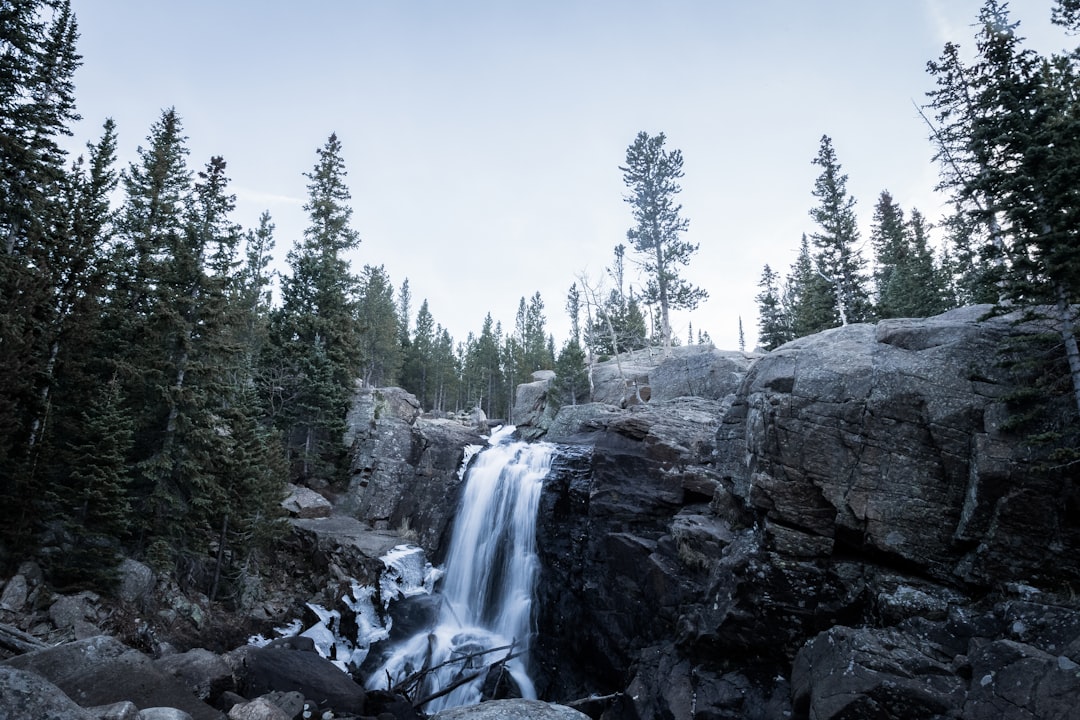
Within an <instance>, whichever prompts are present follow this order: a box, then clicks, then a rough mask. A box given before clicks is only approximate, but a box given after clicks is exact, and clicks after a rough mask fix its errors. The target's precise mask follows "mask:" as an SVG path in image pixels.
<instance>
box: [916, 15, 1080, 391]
mask: <svg viewBox="0 0 1080 720" xmlns="http://www.w3.org/2000/svg"><path fill="white" fill-rule="evenodd" d="M1075 17H1076V16H1075V8H1073V7H1072V4H1071V3H1059V4H1058V6H1057V8H1056V15H1055V20H1056V21H1057V22H1059V23H1062V24H1065V25H1068V24H1069V23H1070V22H1073V21H1075ZM1017 25H1018V24H1017V23H1014V22H1012V20H1011V18H1010V17H1009V14H1008V11H1007V8H1006V5H1005V4H1004V3H1002V2H998V1H997V0H987V2H986V3H985V4H984V6H983V8H982V10H981V11H980V14H979V28H980V29H979V32H978V36H977V38H976V56H977V57H976V60H975V61H974V63H973V64H972V65H971V66H965V65H964V64H963V63H962V62H961V61H960V60H959V53H958V51H957V49H956V48H955V46H952V45H948V46H946V48H945V52H944V53H943V55H942V58H941V60H940V61H939V62H936V63H931V64H930V71H931V73H932V74H934V75H935V77H936V80H937V89H936V90H935V91H933V92H932V93H930V97H931V107H932V108H933V109H934V111H935V114H936V115H935V119H936V121H937V127H935V139H936V140H937V145H938V159H939V160H941V161H942V169H943V173H942V175H943V179H942V185H943V186H944V187H946V188H948V189H950V190H952V191H953V194H954V198H955V202H956V204H957V206H958V207H959V208H960V209H961V210H963V211H964V212H966V213H968V214H969V215H970V216H971V217H972V218H973V219H974V220H976V221H977V222H978V224H979V226H980V227H982V228H984V237H985V240H984V242H983V244H982V247H981V253H982V254H983V255H984V256H986V257H988V258H989V259H990V262H991V264H992V267H993V268H994V269H995V270H996V271H997V277H998V290H999V294H1000V296H1001V299H1002V300H1004V301H1007V302H1012V303H1022V304H1025V305H1044V306H1047V307H1049V308H1050V314H1051V316H1052V320H1053V322H1054V323H1055V325H1056V326H1057V329H1058V332H1059V334H1060V337H1061V341H1062V346H1063V348H1064V351H1065V356H1066V358H1067V361H1068V367H1069V374H1070V376H1071V379H1072V388H1073V395H1074V399H1075V403H1076V406H1077V408H1078V410H1080V349H1078V343H1077V338H1076V324H1077V316H1076V310H1075V307H1076V304H1077V302H1078V300H1080V290H1078V288H1080V238H1078V237H1077V234H1078V232H1080V231H1078V230H1077V228H1080V202H1077V195H1076V193H1077V191H1076V188H1077V187H1080V164H1078V163H1077V162H1076V158H1077V157H1078V156H1080V113H1078V112H1077V111H1076V107H1077V103H1076V98H1077V95H1078V93H1080V80H1078V77H1080V67H1078V59H1077V58H1078V57H1080V56H1078V55H1077V54H1076V53H1073V54H1070V55H1064V56H1056V55H1055V56H1051V57H1043V56H1040V55H1039V54H1038V53H1036V52H1034V51H1033V50H1030V49H1025V48H1024V47H1023V45H1022V38H1020V36H1019V35H1018V34H1017V32H1016V29H1017Z"/></svg>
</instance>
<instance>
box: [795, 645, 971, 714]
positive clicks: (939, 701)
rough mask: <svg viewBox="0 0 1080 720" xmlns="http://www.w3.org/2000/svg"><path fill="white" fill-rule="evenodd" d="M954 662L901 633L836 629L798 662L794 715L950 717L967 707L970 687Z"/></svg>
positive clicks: (801, 654) (802, 652)
mask: <svg viewBox="0 0 1080 720" xmlns="http://www.w3.org/2000/svg"><path fill="white" fill-rule="evenodd" d="M951 661H952V658H951V657H950V656H948V654H947V653H946V654H942V653H940V652H938V651H937V649H936V648H935V647H933V646H926V645H922V644H920V643H919V642H917V641H916V640H915V638H913V637H911V636H910V635H907V634H905V633H902V632H899V631H891V630H877V631H874V630H868V629H858V630H856V629H852V628H848V627H842V626H837V627H834V628H831V629H830V630H828V631H827V632H825V633H822V634H821V635H819V636H817V637H816V638H814V639H813V640H811V641H810V642H809V643H807V644H806V646H805V647H804V648H803V649H802V650H800V651H799V654H798V655H797V656H796V658H795V663H794V666H793V669H792V674H791V685H792V699H793V701H794V705H795V710H796V712H797V713H799V714H800V716H805V715H806V714H807V713H809V716H810V717H812V718H815V719H816V720H831V719H833V718H836V719H839V718H845V719H850V720H857V719H859V718H867V720H869V719H870V718H890V717H895V718H901V717H912V718H914V717H925V718H930V717H937V716H941V715H949V714H950V713H952V712H953V711H955V710H956V709H958V708H960V707H962V706H963V703H964V696H965V691H966V685H967V684H966V683H965V682H964V681H963V680H962V679H961V678H960V677H957V676H956V675H955V674H954V673H953V672H952V668H951V666H950V663H951Z"/></svg>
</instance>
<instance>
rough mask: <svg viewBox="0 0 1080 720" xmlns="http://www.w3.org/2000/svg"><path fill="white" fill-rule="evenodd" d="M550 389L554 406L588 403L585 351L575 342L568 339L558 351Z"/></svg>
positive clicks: (587, 374) (587, 370)
mask: <svg viewBox="0 0 1080 720" xmlns="http://www.w3.org/2000/svg"><path fill="white" fill-rule="evenodd" d="M552 389H553V391H554V400H555V405H556V406H562V405H578V404H579V403H583V402H588V401H589V368H588V365H587V364H586V362H585V350H584V349H583V348H582V347H581V344H580V343H578V342H577V340H574V339H570V340H569V341H567V343H566V344H565V345H563V348H562V350H560V351H559V357H558V358H557V359H556V360H555V382H554V385H553V388H552Z"/></svg>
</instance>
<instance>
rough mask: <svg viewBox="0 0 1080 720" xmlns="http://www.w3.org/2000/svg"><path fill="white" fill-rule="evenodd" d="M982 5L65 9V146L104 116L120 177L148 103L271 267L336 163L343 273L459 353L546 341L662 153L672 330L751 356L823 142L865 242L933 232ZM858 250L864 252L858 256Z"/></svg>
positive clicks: (94, 133)
mask: <svg viewBox="0 0 1080 720" xmlns="http://www.w3.org/2000/svg"><path fill="white" fill-rule="evenodd" d="M981 4H982V3H981V0H757V1H754V2H751V1H749V0H738V1H736V0H675V1H671V0H665V1H664V2H659V1H656V2H641V1H639V0H593V1H589V0H579V1H577V2H572V1H570V0H544V1H543V2H536V1H530V2H525V1H523V0H522V1H515V0H487V1H481V0H441V1H437V0H396V1H392V0H351V1H346V0H336V1H333V2H331V1H329V0H308V1H307V2H297V1H296V0H290V1H283V0H261V1H259V2H254V1H252V2H242V1H240V0H185V2H164V1H159V0H73V6H74V9H75V12H76V14H77V16H78V22H79V29H80V32H81V40H80V43H79V49H80V52H81V54H82V55H83V67H82V68H81V69H80V70H79V71H78V74H77V75H76V93H77V99H78V104H79V111H80V112H81V113H82V115H83V116H84V120H83V122H82V123H81V124H80V125H78V126H77V127H76V135H75V138H74V140H75V142H76V143H77V145H78V146H79V147H82V145H83V144H84V143H85V142H86V141H87V140H93V139H96V138H97V137H98V136H99V135H100V126H101V123H102V122H103V121H104V119H105V118H106V117H112V118H113V119H114V120H115V121H116V123H117V125H118V131H119V153H120V157H121V164H122V166H123V167H126V166H127V165H128V164H129V163H130V162H131V160H132V159H133V158H134V156H135V150H136V147H137V146H138V145H140V144H145V138H146V136H147V134H148V132H149V128H150V125H151V123H153V122H154V121H155V120H156V119H157V118H158V117H159V116H160V113H161V110H162V109H163V108H166V107H170V106H174V107H176V109H177V111H178V112H179V113H180V115H181V117H182V118H183V122H184V127H185V130H186V133H187V135H188V138H189V140H188V147H189V148H190V150H191V156H190V164H191V167H192V169H194V170H197V169H200V168H201V167H202V166H203V165H205V163H206V161H207V160H209V158H210V157H211V156H213V155H222V156H224V158H225V160H226V161H227V163H228V175H229V176H230V177H231V178H232V191H233V192H234V193H235V194H236V195H237V213H236V216H235V220H236V221H238V222H240V223H241V224H243V225H244V226H245V227H252V226H254V224H255V222H256V219H257V217H258V215H259V214H260V213H261V212H262V211H263V210H269V212H270V213H271V215H272V216H273V218H274V222H275V223H276V225H277V232H276V241H277V255H278V256H279V257H280V258H284V255H285V253H286V252H287V251H288V249H289V248H290V247H291V246H292V244H293V241H294V240H295V239H296V238H297V237H299V236H300V235H301V234H302V232H303V229H304V227H305V226H306V224H307V218H306V214H305V213H304V212H303V210H302V205H303V203H304V201H305V198H306V194H307V180H306V178H304V176H303V173H305V172H309V171H310V170H311V169H312V167H313V166H314V164H315V161H316V153H315V151H316V149H317V148H319V147H321V146H322V145H323V144H324V143H325V141H326V139H327V137H328V136H329V135H330V133H331V132H336V133H337V134H338V137H339V138H340V139H341V142H342V144H343V155H344V158H345V163H346V167H347V170H348V173H349V176H348V182H349V186H350V188H351V191H352V207H353V210H354V214H353V227H354V228H355V229H356V230H357V231H358V232H359V234H360V237H361V238H362V243H361V246H360V249H359V251H357V252H356V254H355V256H354V257H353V262H354V268H355V269H356V270H357V271H359V269H360V268H361V267H362V266H363V265H364V264H371V265H383V266H385V268H386V270H387V272H388V273H389V275H390V278H391V280H392V281H393V282H394V284H395V286H397V285H400V283H401V281H402V280H404V279H405V278H406V277H407V278H408V279H409V283H410V286H411V288H412V292H413V298H414V303H413V308H412V311H413V315H414V317H415V312H416V310H417V309H418V307H419V304H420V301H421V300H422V299H424V298H427V299H428V301H429V304H430V308H431V311H432V313H433V315H434V317H435V320H436V322H439V323H441V324H442V325H444V326H445V327H447V328H448V329H449V330H450V332H451V334H452V335H453V336H454V338H455V340H457V341H463V340H464V339H465V337H466V335H467V334H468V333H469V332H470V331H472V332H479V330H480V327H481V324H482V321H483V318H484V315H485V314H486V313H487V312H489V311H490V312H491V313H492V316H493V318H494V319H495V320H497V321H502V323H503V325H504V327H506V328H511V329H512V327H513V323H514V314H515V311H516V310H517V305H518V300H519V298H521V297H522V296H525V297H529V296H531V295H532V294H533V293H534V292H536V291H539V292H540V293H541V295H542V297H543V299H544V302H545V304H546V309H547V312H546V314H547V318H548V328H549V330H551V331H552V332H554V334H555V336H556V340H557V342H558V343H560V344H561V342H562V341H563V340H564V339H565V338H566V335H567V332H568V330H567V327H568V322H567V319H566V314H565V312H564V309H563V308H564V304H565V299H566V291H567V289H568V288H569V287H570V285H571V283H573V282H574V281H575V279H576V277H577V276H578V275H580V274H582V273H586V274H588V275H589V276H591V277H592V278H593V279H594V280H596V279H599V278H600V277H601V276H602V274H603V269H604V267H605V266H607V265H609V264H610V263H611V259H612V249H613V248H614V246H615V245H616V244H618V243H620V242H626V239H625V238H626V231H627V229H628V228H629V227H630V223H631V217H630V209H629V206H628V205H626V203H625V202H624V201H623V196H624V194H625V191H626V190H625V187H624V186H623V183H622V174H621V173H620V171H619V169H618V168H619V165H620V164H622V163H623V161H624V159H625V154H626V148H627V146H628V145H629V144H630V143H631V142H632V141H633V139H634V136H635V135H636V134H637V133H638V132H639V131H642V130H644V131H646V132H649V133H650V134H656V133H659V132H663V133H665V134H666V136H667V138H668V140H667V144H668V147H669V148H678V149H680V150H682V152H683V155H684V159H685V163H684V168H683V169H684V172H685V177H684V178H683V180H682V185H683V192H682V194H681V198H680V199H681V202H682V204H683V213H684V216H685V217H687V218H689V220H690V228H689V231H688V233H687V235H686V238H687V239H688V240H690V241H692V242H696V243H699V244H700V250H699V252H698V253H697V255H696V256H695V257H694V259H693V261H692V264H691V266H690V267H689V268H688V269H687V270H686V275H687V277H689V278H690V279H691V280H692V281H693V282H695V283H697V284H699V285H701V286H702V287H704V288H705V289H707V290H708V292H709V293H710V299H709V300H708V301H707V302H706V303H705V304H704V305H703V306H701V307H700V308H699V309H698V310H697V311H696V312H694V313H693V314H691V315H689V316H688V315H686V314H682V315H680V316H678V317H677V318H676V323H675V334H676V335H678V336H680V337H683V338H685V336H686V333H687V323H688V322H692V323H693V327H694V328H695V330H698V329H700V330H706V331H708V332H709V334H710V335H711V336H712V338H713V340H714V341H715V342H716V344H717V346H719V347H721V348H723V349H736V348H737V344H738V330H737V328H738V320H739V318H740V317H741V318H742V322H743V325H744V328H745V332H746V344H747V349H751V348H753V346H754V344H755V342H756V329H757V314H756V303H755V302H754V296H755V295H756V294H757V292H758V289H757V282H758V280H759V278H760V275H761V270H762V266H763V265H764V264H765V263H769V264H771V265H772V266H773V267H774V268H775V269H778V270H779V271H780V272H781V273H782V274H784V273H786V272H787V269H788V267H789V266H790V264H791V262H792V261H793V260H794V257H795V253H796V250H797V247H798V243H799V238H800V236H801V234H802V233H804V232H811V231H813V229H814V227H813V224H812V222H811V220H810V218H809V216H808V211H809V209H810V208H811V207H812V206H813V197H812V196H811V190H812V188H813V182H814V179H815V178H816V176H817V174H818V168H817V167H816V166H813V165H812V164H811V160H813V158H814V157H815V156H816V154H817V150H818V145H819V141H820V138H821V136H822V135H823V134H827V135H829V136H830V137H831V138H832V139H833V143H834V147H835V149H836V152H837V156H838V158H839V160H840V163H841V164H842V166H843V170H844V172H846V173H847V174H848V176H849V184H848V190H849V191H850V192H851V194H853V195H854V196H855V198H856V200H857V203H858V204H857V206H856V208H857V210H858V212H859V215H860V221H861V223H860V230H861V232H862V234H863V237H864V238H866V237H867V236H868V234H869V229H870V216H871V214H872V211H873V207H874V204H875V202H876V199H877V196H878V195H879V193H880V192H881V191H882V190H883V189H888V190H889V191H890V192H891V193H892V194H893V196H894V198H895V199H896V200H897V201H898V202H899V203H900V204H901V206H902V207H903V208H904V209H905V211H910V209H911V208H912V207H918V208H919V209H920V210H921V211H922V212H923V213H924V214H925V215H926V216H927V217H928V218H929V219H930V220H931V221H936V220H937V219H938V218H939V217H940V216H941V214H942V212H943V207H942V206H941V204H940V201H939V199H938V198H936V197H935V196H934V195H933V193H932V188H933V186H934V184H935V181H936V169H935V167H934V166H933V165H932V163H931V156H932V152H933V149H932V147H931V145H930V144H929V142H928V141H927V140H926V137H927V134H928V131H927V128H926V127H925V125H924V124H923V123H922V120H920V118H919V116H918V113H917V112H916V110H915V108H914V105H913V102H922V101H923V98H924V94H925V92H926V91H927V90H929V89H931V88H932V86H933V81H932V78H930V77H929V76H928V75H927V74H926V70H925V68H926V62H927V61H928V60H931V59H934V58H936V57H938V55H939V54H940V52H941V48H942V46H943V44H944V43H945V42H946V41H947V40H954V41H957V42H959V43H961V45H962V46H963V47H965V48H969V49H970V48H971V46H972V44H973V42H972V37H973V28H972V27H971V24H972V23H973V22H974V20H975V18H976V16H977V13H978V9H979V7H980V6H981ZM1051 5H1052V2H1051V0H1014V1H1013V2H1011V3H1010V7H1011V9H1012V12H1013V16H1014V18H1016V19H1019V20H1021V21H1022V23H1023V24H1022V26H1021V34H1023V35H1026V36H1027V37H1028V38H1030V40H1031V44H1032V45H1033V46H1035V47H1038V48H1040V49H1043V50H1056V49H1058V48H1060V47H1064V46H1067V45H1070V44H1073V45H1074V44H1075V38H1073V39H1072V42H1071V43H1070V39H1069V38H1065V37H1064V36H1063V35H1062V34H1061V33H1060V32H1058V31H1057V29H1055V28H1051V26H1050V25H1049V23H1048V18H1049V14H1050V7H1051ZM867 249H868V248H867Z"/></svg>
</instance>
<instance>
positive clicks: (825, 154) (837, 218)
mask: <svg viewBox="0 0 1080 720" xmlns="http://www.w3.org/2000/svg"><path fill="white" fill-rule="evenodd" d="M813 163H814V164H815V165H818V166H820V167H821V175H819V176H818V178H817V180H816V181H815V182H814V192H813V195H814V197H815V198H817V200H818V203H819V204H818V205H817V206H816V207H814V208H812V209H811V210H810V217H812V218H813V219H814V221H815V222H816V223H817V224H818V227H819V231H818V232H816V233H813V234H811V236H810V237H811V240H812V241H813V243H814V247H815V249H816V252H815V253H814V255H813V257H812V260H813V263H814V270H815V271H816V272H817V273H818V274H819V275H820V276H822V278H824V280H825V281H826V282H827V283H828V286H829V292H830V293H831V295H832V297H833V301H834V305H835V308H836V323H839V324H842V325H847V324H848V323H851V322H861V321H863V320H867V319H869V317H870V299H869V293H868V291H867V289H866V279H865V278H864V277H863V267H864V266H865V264H866V262H865V260H863V258H862V256H861V255H860V253H859V230H858V227H857V225H856V220H855V210H854V208H855V199H854V198H853V197H851V196H850V195H848V193H847V175H844V174H843V173H842V172H841V167H840V162H839V161H838V160H837V158H836V151H835V150H834V149H833V145H832V140H831V139H830V138H829V136H827V135H823V136H822V138H821V146H820V148H819V149H818V155H817V157H816V158H814V160H813Z"/></svg>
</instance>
